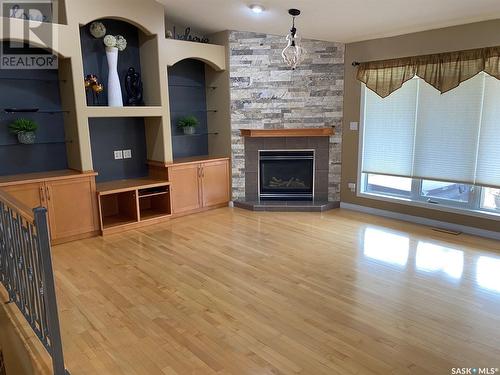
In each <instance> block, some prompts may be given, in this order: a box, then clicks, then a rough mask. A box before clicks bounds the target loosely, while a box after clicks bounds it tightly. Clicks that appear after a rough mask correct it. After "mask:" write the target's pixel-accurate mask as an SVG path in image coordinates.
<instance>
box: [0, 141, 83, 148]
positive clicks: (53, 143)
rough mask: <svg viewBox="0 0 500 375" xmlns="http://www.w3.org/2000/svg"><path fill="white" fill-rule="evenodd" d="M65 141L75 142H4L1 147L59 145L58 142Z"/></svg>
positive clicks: (59, 142)
mask: <svg viewBox="0 0 500 375" xmlns="http://www.w3.org/2000/svg"><path fill="white" fill-rule="evenodd" d="M64 143H73V141H55V142H35V143H31V144H25V143H19V142H16V143H4V144H0V147H4V146H5V147H7V146H34V145H58V144H64Z"/></svg>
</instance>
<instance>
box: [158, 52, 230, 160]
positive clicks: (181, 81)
mask: <svg viewBox="0 0 500 375" xmlns="http://www.w3.org/2000/svg"><path fill="white" fill-rule="evenodd" d="M216 69H218V68H216ZM224 73H225V72H223V71H222V72H221V71H218V70H215V69H214V68H213V64H207V63H205V60H204V59H198V58H187V59H183V60H180V61H178V62H177V63H176V64H174V65H172V66H169V67H168V88H169V102H170V103H169V104H170V106H169V107H170V123H171V134H172V152H173V158H174V160H175V159H179V158H184V157H194V156H205V155H211V154H213V153H214V152H213V151H214V149H215V148H216V147H214V146H215V145H217V144H220V143H221V139H220V138H221V137H226V136H227V135H228V134H229V129H230V125H229V121H224V120H222V118H221V113H222V114H223V115H224V113H225V110H226V104H227V106H228V105H229V103H228V101H227V95H225V94H227V93H226V92H225V89H227V87H229V85H227V87H225V86H226V85H224V84H223V80H220V79H219V81H218V80H217V78H221V77H220V76H221V75H223V74H224ZM186 116H194V117H196V119H197V120H198V121H199V125H198V126H197V127H196V130H195V133H194V134H184V133H183V130H182V129H180V128H179V127H178V124H179V121H180V120H181V119H182V118H185V117H186ZM217 153H218V154H225V153H226V150H223V151H218V152H217Z"/></svg>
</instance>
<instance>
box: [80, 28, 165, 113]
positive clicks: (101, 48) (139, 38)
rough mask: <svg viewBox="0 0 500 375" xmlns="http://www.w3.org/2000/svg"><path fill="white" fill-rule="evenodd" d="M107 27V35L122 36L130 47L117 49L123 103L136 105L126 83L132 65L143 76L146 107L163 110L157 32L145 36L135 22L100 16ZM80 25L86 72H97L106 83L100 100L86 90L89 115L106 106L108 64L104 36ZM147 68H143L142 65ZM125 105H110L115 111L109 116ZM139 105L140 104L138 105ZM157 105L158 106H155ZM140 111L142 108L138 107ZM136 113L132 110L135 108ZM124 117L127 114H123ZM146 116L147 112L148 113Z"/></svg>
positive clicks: (90, 91) (103, 82)
mask: <svg viewBox="0 0 500 375" xmlns="http://www.w3.org/2000/svg"><path fill="white" fill-rule="evenodd" d="M96 21H98V22H102V23H103V24H104V26H105V27H106V35H113V36H116V35H121V36H123V37H124V38H125V39H126V40H127V47H126V48H125V50H124V51H120V52H118V69H117V70H118V76H119V80H120V85H121V91H122V98H123V105H124V106H125V107H127V106H130V107H134V106H133V105H132V104H129V103H128V95H127V90H126V85H125V79H126V75H127V71H128V69H129V68H134V69H135V71H136V72H137V73H139V74H140V75H141V80H142V84H143V90H144V93H143V95H144V106H147V108H150V110H151V111H155V110H156V111H160V110H161V107H160V101H161V100H160V93H159V91H158V87H159V86H158V81H159V77H158V76H157V75H158V73H157V72H158V61H157V59H156V58H155V53H154V52H156V51H155V49H157V44H156V43H154V39H155V38H157V36H156V35H146V34H145V33H144V31H143V30H142V29H140V28H138V27H136V26H135V25H132V24H130V23H128V22H125V21H122V20H118V19H111V18H106V19H98V20H96ZM91 23H92V22H90V23H88V24H87V25H83V26H81V27H80V43H81V48H82V57H83V70H84V75H85V76H87V75H89V74H93V75H96V76H97V78H98V81H99V83H101V84H103V86H104V91H103V92H102V93H100V94H99V95H98V96H97V101H95V100H94V96H93V95H92V90H91V89H89V90H87V93H86V94H87V106H88V112H89V115H91V114H92V110H90V108H91V107H107V106H108V99H107V90H108V63H107V58H106V49H105V45H104V40H103V38H94V37H93V36H92V35H91V33H90V25H91ZM143 67H144V68H143ZM125 107H110V108H113V111H112V114H110V115H108V117H111V116H113V117H117V115H116V112H117V111H120V110H125ZM138 107H140V106H138ZM155 107H156V108H155ZM138 111H139V112H141V111H140V110H138ZM132 112H133V111H132ZM141 113H143V112H141ZM104 115H105V114H104ZM124 116H128V115H127V114H124ZM145 116H147V114H146V115H145Z"/></svg>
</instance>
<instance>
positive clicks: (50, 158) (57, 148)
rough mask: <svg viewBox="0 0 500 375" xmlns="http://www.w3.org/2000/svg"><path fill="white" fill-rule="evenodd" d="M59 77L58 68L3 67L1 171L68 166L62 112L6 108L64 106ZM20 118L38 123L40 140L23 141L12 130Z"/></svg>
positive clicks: (0, 88) (0, 86)
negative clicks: (18, 139) (11, 68)
mask: <svg viewBox="0 0 500 375" xmlns="http://www.w3.org/2000/svg"><path fill="white" fill-rule="evenodd" d="M16 78H21V80H19V79H16ZM58 79H59V77H58V71H57V70H0V161H1V162H0V175H10V174H19V173H31V172H44V171H50V170H58V169H65V168H67V167H68V162H67V158H66V143H65V134H64V121H63V114H62V113H55V114H48V113H13V114H10V113H4V109H5V108H39V109H40V110H55V111H58V110H61V98H60V94H59V81H58ZM17 118H28V119H32V120H34V121H36V122H37V123H38V130H37V132H36V137H37V138H36V144H34V145H22V144H19V143H18V142H17V138H16V136H15V135H13V134H11V133H10V132H9V128H8V126H9V124H10V123H11V122H12V121H13V120H15V119H17Z"/></svg>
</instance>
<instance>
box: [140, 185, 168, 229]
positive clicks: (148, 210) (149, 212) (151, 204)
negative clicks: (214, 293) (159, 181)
mask: <svg viewBox="0 0 500 375" xmlns="http://www.w3.org/2000/svg"><path fill="white" fill-rule="evenodd" d="M169 194H170V191H169V187H168V186H163V187H156V188H146V189H140V190H139V216H140V220H142V221H143V220H149V219H154V218H157V217H162V216H165V215H170V213H171V212H172V211H171V207H170V195H169Z"/></svg>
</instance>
